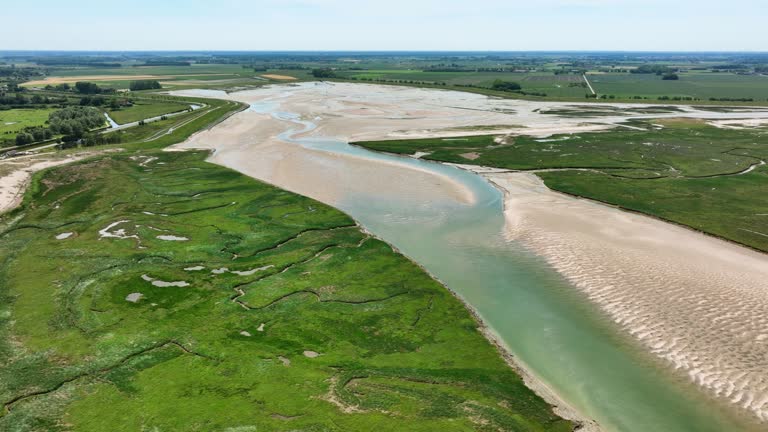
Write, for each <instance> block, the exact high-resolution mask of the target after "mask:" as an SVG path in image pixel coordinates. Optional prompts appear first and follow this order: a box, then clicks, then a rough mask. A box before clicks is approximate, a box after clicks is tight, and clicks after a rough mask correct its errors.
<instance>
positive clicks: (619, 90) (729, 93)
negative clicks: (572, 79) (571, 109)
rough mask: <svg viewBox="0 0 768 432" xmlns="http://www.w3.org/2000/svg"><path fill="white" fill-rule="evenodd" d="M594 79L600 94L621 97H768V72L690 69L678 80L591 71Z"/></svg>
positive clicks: (592, 80)
mask: <svg viewBox="0 0 768 432" xmlns="http://www.w3.org/2000/svg"><path fill="white" fill-rule="evenodd" d="M588 77H589V80H590V82H591V83H592V85H593V86H594V87H595V91H596V92H598V93H599V94H612V95H616V96H617V97H632V96H647V97H652V98H654V99H655V98H657V97H659V96H670V97H674V96H681V97H693V98H699V99H701V100H709V98H718V99H719V98H733V99H737V98H752V99H754V100H755V101H763V102H764V101H765V100H766V99H768V76H765V75H737V74H732V73H711V72H695V71H692V72H686V73H680V74H679V77H680V79H679V80H677V81H664V80H662V79H661V77H659V76H657V75H654V74H629V73H617V74H589V75H588Z"/></svg>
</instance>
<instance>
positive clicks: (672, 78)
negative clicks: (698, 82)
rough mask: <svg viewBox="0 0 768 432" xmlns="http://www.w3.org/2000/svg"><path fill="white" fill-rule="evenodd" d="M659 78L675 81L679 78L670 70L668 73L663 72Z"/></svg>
mask: <svg viewBox="0 0 768 432" xmlns="http://www.w3.org/2000/svg"><path fill="white" fill-rule="evenodd" d="M661 79H663V80H664V81H677V80H679V79H680V77H679V76H678V75H677V74H676V73H672V72H670V73H668V74H664V76H663V77H662V78H661Z"/></svg>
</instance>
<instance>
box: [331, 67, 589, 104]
mask: <svg viewBox="0 0 768 432" xmlns="http://www.w3.org/2000/svg"><path fill="white" fill-rule="evenodd" d="M340 76H341V77H343V78H353V79H356V80H388V81H419V82H430V83H446V84H447V85H450V86H467V85H473V86H478V87H488V88H490V87H491V85H493V82H494V81H496V80H502V81H512V82H517V83H519V84H520V85H521V86H522V87H523V90H524V91H528V92H537V93H546V94H547V95H548V96H556V97H571V98H573V97H580V98H583V97H584V94H585V92H586V91H588V90H587V89H586V87H582V85H581V83H583V80H582V78H581V76H580V75H555V74H553V73H515V72H432V71H421V70H392V69H390V70H366V71H355V72H343V73H341V74H340Z"/></svg>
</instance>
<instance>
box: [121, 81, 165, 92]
mask: <svg viewBox="0 0 768 432" xmlns="http://www.w3.org/2000/svg"><path fill="white" fill-rule="evenodd" d="M128 88H130V89H131V91H136V90H156V89H161V88H163V86H161V85H160V83H159V82H157V81H155V80H140V81H131V83H130V85H129V86H128Z"/></svg>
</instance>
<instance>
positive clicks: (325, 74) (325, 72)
mask: <svg viewBox="0 0 768 432" xmlns="http://www.w3.org/2000/svg"><path fill="white" fill-rule="evenodd" d="M312 76H313V77H315V78H336V73H335V72H334V71H333V70H331V69H329V68H324V69H312Z"/></svg>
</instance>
